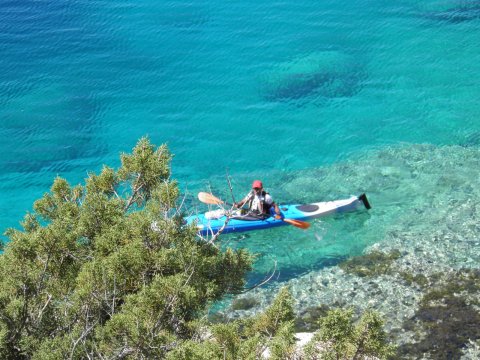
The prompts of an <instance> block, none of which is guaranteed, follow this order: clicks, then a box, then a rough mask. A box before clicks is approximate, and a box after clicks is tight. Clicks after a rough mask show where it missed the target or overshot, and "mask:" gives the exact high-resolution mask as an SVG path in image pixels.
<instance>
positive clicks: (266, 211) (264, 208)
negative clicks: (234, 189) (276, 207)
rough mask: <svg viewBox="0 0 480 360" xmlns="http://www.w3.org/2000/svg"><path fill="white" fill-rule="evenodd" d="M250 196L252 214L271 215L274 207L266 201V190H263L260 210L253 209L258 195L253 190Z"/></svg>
mask: <svg viewBox="0 0 480 360" xmlns="http://www.w3.org/2000/svg"><path fill="white" fill-rule="evenodd" d="M250 194H251V195H252V196H251V198H250V200H248V209H249V211H250V212H252V213H258V214H269V213H270V208H271V207H272V205H271V204H270V205H269V204H267V202H266V201H265V200H266V196H267V194H268V193H267V192H266V191H265V190H262V193H261V195H259V197H261V200H260V210H257V209H252V206H253V201H254V200H255V196H257V195H256V193H255V192H254V191H253V190H252V191H251V192H250Z"/></svg>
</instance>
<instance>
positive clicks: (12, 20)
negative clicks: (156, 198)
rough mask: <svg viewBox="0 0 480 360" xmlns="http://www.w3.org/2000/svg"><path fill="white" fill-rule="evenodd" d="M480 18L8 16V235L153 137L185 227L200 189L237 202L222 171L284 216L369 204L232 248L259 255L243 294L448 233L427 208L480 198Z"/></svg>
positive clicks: (223, 13) (275, 6) (424, 11)
mask: <svg viewBox="0 0 480 360" xmlns="http://www.w3.org/2000/svg"><path fill="white" fill-rule="evenodd" d="M479 8H480V6H479V5H478V2H473V1H457V0H445V1H442V2H438V1H423V2H418V1H413V0H400V1H395V2H392V1H369V0H350V1H331V0H327V1H313V0H300V1H268V2H258V1H252V0H244V1H228V2H225V1H218V0H204V1H181V0H178V1H152V0H141V1H127V0H119V1H115V2H105V1H96V0H93V1H69V0H58V1H54V2H53V1H44V0H24V1H7V0H5V1H2V2H1V3H0V68H1V69H2V71H0V139H1V140H0V154H1V155H0V227H1V230H2V232H3V231H4V230H5V229H6V228H8V227H18V226H19V225H18V222H19V221H20V220H21V219H22V217H23V215H24V214H25V213H26V212H27V211H31V209H32V203H33V201H34V200H35V199H37V198H39V197H41V196H42V194H43V193H45V192H47V191H48V190H49V187H50V185H51V183H52V181H53V179H54V177H56V176H62V177H65V178H66V179H67V180H68V181H70V182H71V183H73V184H76V183H80V182H83V180H84V178H85V177H86V176H87V172H88V171H99V170H100V169H101V167H102V164H107V165H109V166H113V167H117V166H118V165H119V153H120V152H129V151H130V150H131V149H132V147H133V146H134V145H135V143H136V142H137V140H138V139H139V138H140V137H141V136H144V135H148V136H149V137H150V139H151V141H152V142H153V143H155V144H157V145H159V144H162V143H167V144H168V146H169V148H170V150H171V151H172V153H173V154H175V157H174V159H173V162H172V172H173V173H172V176H173V177H174V178H176V179H178V180H179V183H180V187H181V189H182V192H183V193H184V194H187V196H188V197H189V199H190V201H189V202H188V203H189V205H190V207H189V209H187V211H190V212H192V211H197V210H198V211H202V210H205V207H202V206H201V204H198V202H196V201H195V194H196V193H197V192H198V191H205V190H209V189H211V190H212V191H213V192H214V193H215V194H216V195H217V196H219V197H222V198H225V199H227V200H231V194H230V191H229V189H228V185H227V181H226V171H227V169H228V173H229V174H230V176H231V178H232V185H233V193H234V196H235V197H236V198H237V199H238V198H240V197H241V196H243V195H244V194H245V193H246V192H247V191H248V190H249V187H250V184H251V181H252V180H253V179H262V180H263V182H264V184H265V187H266V188H267V189H268V191H269V192H270V193H271V194H272V196H273V197H274V198H275V199H276V200H277V202H279V203H280V204H282V203H284V204H287V203H292V202H293V203H297V202H298V203H301V202H314V201H322V200H334V199H338V198H344V197H349V196H350V195H352V194H357V195H358V194H360V193H361V192H366V193H367V195H368V196H369V198H370V201H371V203H372V205H373V209H372V211H370V212H368V213H367V212H366V211H363V212H358V213H353V214H348V215H344V216H338V217H329V218H325V219H321V220H316V221H314V222H313V224H312V228H311V229H310V230H308V231H302V230H299V229H297V228H295V227H284V228H281V229H271V230H265V231H262V232H251V233H248V234H240V235H231V236H226V237H225V238H224V240H223V242H224V244H225V243H228V244H229V245H231V246H234V247H247V248H248V249H249V250H250V251H252V252H254V253H256V254H257V259H258V260H257V263H256V265H255V270H254V271H253V273H252V274H251V276H250V278H249V283H250V284H255V283H257V282H258V281H260V280H261V279H263V277H264V276H265V275H266V274H269V272H270V271H271V270H272V269H276V276H275V277H274V279H273V280H272V281H273V283H275V282H277V283H278V282H284V281H288V280H292V279H295V278H297V277H298V276H300V275H304V274H307V273H309V272H311V271H318V270H321V269H324V268H326V267H331V266H334V265H336V264H337V263H338V262H339V261H342V260H343V259H345V258H347V257H349V256H352V255H358V254H361V253H362V252H363V251H364V250H365V249H366V248H367V247H368V246H372V245H375V244H378V243H382V241H385V239H386V238H388V236H390V235H389V234H391V233H392V231H398V230H399V229H400V230H406V229H411V228H419V229H422V231H424V232H425V233H431V232H433V231H435V230H436V229H438V226H439V225H438V224H439V221H440V222H442V219H444V218H442V217H441V216H434V215H432V216H428V215H429V214H436V213H435V212H434V211H433V210H432V211H429V209H433V208H436V206H440V205H441V206H443V207H447V208H448V206H454V204H458V203H461V202H473V203H475V201H476V202H477V203H478V201H479V200H480V199H479V196H480V195H479V193H478V188H479V177H478V169H479V168H480V167H478V165H479V164H478V161H476V159H477V155H478V149H479V146H480V102H479V101H478V100H479V99H480V86H479V81H478V79H479V74H480V41H478V39H480V16H479V14H480V10H479ZM475 151H477V152H475ZM459 159H460V160H459ZM461 159H464V160H465V161H464V162H462V161H461ZM429 164H430V165H431V166H429ZM449 165H451V166H449ZM453 165H457V167H455V166H453ZM459 174H460V175H459ZM455 176H459V177H455ZM438 194H441V195H438ZM419 212H421V214H422V216H419ZM445 216H446V215H445ZM471 216H473V219H474V220H475V219H477V216H479V215H478V214H477V213H474V214H473V215H471ZM455 219H457V220H455V221H456V222H454V224H453V225H452V226H453V228H458V229H462V217H458V218H455ZM473 234H474V235H471V236H474V237H476V238H478V231H474V232H473ZM469 236H470V235H469ZM3 240H4V241H5V240H6V238H5V237H4V238H3ZM406 246H408V245H406ZM470 250H471V251H472V254H473V255H472V258H471V261H470V265H471V266H478V265H480V263H479V257H478V246H474V247H473V248H472V249H470ZM452 257H455V254H454V253H453V254H452ZM271 283H272V282H271Z"/></svg>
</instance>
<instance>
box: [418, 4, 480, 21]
mask: <svg viewBox="0 0 480 360" xmlns="http://www.w3.org/2000/svg"><path fill="white" fill-rule="evenodd" d="M448 4H449V5H448V7H445V8H444V9H439V10H437V11H425V12H422V14H421V16H422V17H423V18H425V19H429V20H433V21H440V22H448V23H451V24H459V23H462V22H466V21H472V20H476V19H479V18H480V1H452V2H449V3H448Z"/></svg>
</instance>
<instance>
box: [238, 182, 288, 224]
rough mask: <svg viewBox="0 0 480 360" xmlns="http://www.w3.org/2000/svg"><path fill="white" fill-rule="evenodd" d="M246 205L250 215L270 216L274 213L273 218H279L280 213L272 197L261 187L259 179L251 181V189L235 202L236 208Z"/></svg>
mask: <svg viewBox="0 0 480 360" xmlns="http://www.w3.org/2000/svg"><path fill="white" fill-rule="evenodd" d="M245 204H247V205H248V212H249V213H250V214H252V215H256V216H259V215H260V216H262V217H270V216H271V215H273V213H275V219H281V218H282V213H281V212H280V209H279V207H278V205H277V204H276V203H275V201H273V198H272V197H271V196H270V194H269V193H267V192H266V191H265V190H264V189H263V184H262V182H261V181H260V180H255V181H254V182H253V183H252V190H251V191H250V192H249V193H248V194H247V195H246V196H245V197H244V198H243V199H242V200H241V201H239V202H237V203H235V204H234V206H235V207H236V208H239V209H240V208H241V207H243V206H244V205H245Z"/></svg>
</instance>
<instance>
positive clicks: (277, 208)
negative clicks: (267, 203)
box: [272, 202, 282, 219]
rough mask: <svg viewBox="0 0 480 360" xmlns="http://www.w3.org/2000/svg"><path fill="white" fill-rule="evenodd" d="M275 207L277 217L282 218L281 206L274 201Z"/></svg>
mask: <svg viewBox="0 0 480 360" xmlns="http://www.w3.org/2000/svg"><path fill="white" fill-rule="evenodd" d="M272 205H273V207H274V208H275V219H281V218H282V213H281V212H280V208H279V207H278V205H277V203H276V202H273V204H272Z"/></svg>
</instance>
